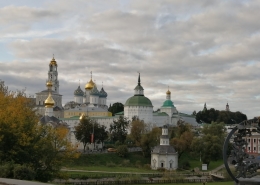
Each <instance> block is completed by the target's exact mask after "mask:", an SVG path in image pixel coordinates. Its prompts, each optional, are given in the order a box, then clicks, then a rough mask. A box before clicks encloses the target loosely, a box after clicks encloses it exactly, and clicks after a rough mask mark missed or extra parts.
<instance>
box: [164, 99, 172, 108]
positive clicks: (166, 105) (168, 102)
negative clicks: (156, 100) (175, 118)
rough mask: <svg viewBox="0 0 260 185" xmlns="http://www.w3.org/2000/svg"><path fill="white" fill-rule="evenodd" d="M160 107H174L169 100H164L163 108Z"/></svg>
mask: <svg viewBox="0 0 260 185" xmlns="http://www.w3.org/2000/svg"><path fill="white" fill-rule="evenodd" d="M162 107H174V105H173V102H172V101H171V100H165V101H164V102H163V106H162Z"/></svg>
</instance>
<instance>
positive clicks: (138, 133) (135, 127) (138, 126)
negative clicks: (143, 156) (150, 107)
mask: <svg viewBox="0 0 260 185" xmlns="http://www.w3.org/2000/svg"><path fill="white" fill-rule="evenodd" d="M130 127H131V129H130V130H131V132H130V138H131V140H132V141H134V143H135V145H136V146H140V145H141V139H142V135H143V134H145V133H146V132H147V125H146V124H145V123H144V121H143V120H139V118H135V117H134V118H133V119H132V122H131V124H130Z"/></svg>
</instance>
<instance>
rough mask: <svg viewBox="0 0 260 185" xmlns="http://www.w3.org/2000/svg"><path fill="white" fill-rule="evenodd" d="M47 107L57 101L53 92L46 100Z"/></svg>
mask: <svg viewBox="0 0 260 185" xmlns="http://www.w3.org/2000/svg"><path fill="white" fill-rule="evenodd" d="M44 103H45V107H53V106H54V104H55V101H54V100H53V98H52V96H51V93H50V94H49V96H48V98H47V99H46V100H45V102H44Z"/></svg>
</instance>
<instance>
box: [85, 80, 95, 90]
mask: <svg viewBox="0 0 260 185" xmlns="http://www.w3.org/2000/svg"><path fill="white" fill-rule="evenodd" d="M94 85H95V83H94V82H93V81H92V79H90V81H89V82H88V83H87V84H86V85H85V89H86V90H87V89H88V90H91V89H93V87H94Z"/></svg>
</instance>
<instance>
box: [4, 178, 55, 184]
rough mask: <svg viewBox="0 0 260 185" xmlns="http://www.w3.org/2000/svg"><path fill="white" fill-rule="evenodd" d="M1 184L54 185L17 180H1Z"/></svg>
mask: <svg viewBox="0 0 260 185" xmlns="http://www.w3.org/2000/svg"><path fill="white" fill-rule="evenodd" d="M1 182H3V183H5V184H7V185H53V184H46V183H41V182H33V181H23V180H16V179H4V178H0V184H1Z"/></svg>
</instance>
